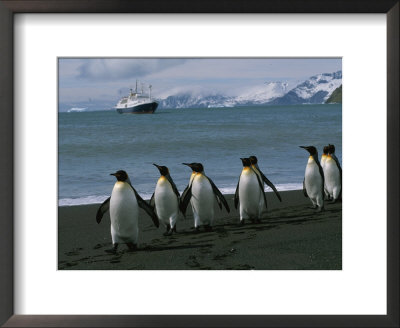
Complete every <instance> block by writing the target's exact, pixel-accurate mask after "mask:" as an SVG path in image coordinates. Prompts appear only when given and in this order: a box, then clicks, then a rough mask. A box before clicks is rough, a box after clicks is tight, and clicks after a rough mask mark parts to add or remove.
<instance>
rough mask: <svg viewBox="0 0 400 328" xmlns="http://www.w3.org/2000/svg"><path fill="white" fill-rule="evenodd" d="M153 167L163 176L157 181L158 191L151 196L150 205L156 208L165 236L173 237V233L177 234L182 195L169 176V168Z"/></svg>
mask: <svg viewBox="0 0 400 328" xmlns="http://www.w3.org/2000/svg"><path fill="white" fill-rule="evenodd" d="M153 165H154V166H155V167H157V168H158V170H159V171H160V174H161V176H160V178H159V179H158V181H157V185H156V190H155V191H154V193H153V196H151V200H150V205H152V206H155V210H156V214H157V217H158V219H159V220H160V221H161V222H162V223H163V224H164V226H165V228H166V232H165V233H164V236H169V235H172V232H176V220H177V219H178V214H179V205H180V195H179V191H178V189H177V188H176V185H175V183H174V181H173V180H172V178H171V176H170V174H169V169H168V167H166V166H159V165H157V164H153Z"/></svg>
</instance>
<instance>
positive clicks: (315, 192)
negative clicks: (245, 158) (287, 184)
mask: <svg viewBox="0 0 400 328" xmlns="http://www.w3.org/2000/svg"><path fill="white" fill-rule="evenodd" d="M305 186H306V191H307V195H308V197H310V199H311V201H312V202H313V204H314V205H318V206H320V207H322V206H323V195H322V188H323V186H322V177H321V174H320V172H319V167H318V165H317V163H315V161H314V160H309V161H308V163H307V166H306V172H305Z"/></svg>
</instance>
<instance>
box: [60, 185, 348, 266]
mask: <svg viewBox="0 0 400 328" xmlns="http://www.w3.org/2000/svg"><path fill="white" fill-rule="evenodd" d="M280 194H281V196H282V203H280V202H279V201H278V200H277V198H276V197H275V195H274V194H273V193H267V202H268V211H267V212H266V213H265V214H264V217H263V220H262V221H261V222H260V223H251V222H250V221H246V224H245V225H244V226H239V225H238V223H239V214H238V211H237V210H236V209H235V208H234V206H233V195H226V196H225V197H226V199H227V201H228V203H229V206H230V208H231V212H230V213H227V212H226V211H225V209H223V210H222V211H221V210H220V209H219V208H218V207H216V211H215V213H216V217H215V221H214V227H213V231H212V232H205V231H204V229H201V231H200V232H199V233H196V232H195V231H194V229H193V217H192V213H191V210H190V206H189V207H188V211H187V216H186V219H184V218H183V216H182V214H180V217H179V219H178V222H177V230H178V233H177V234H173V235H172V236H167V237H165V236H163V233H164V232H165V228H164V226H163V225H162V224H160V227H159V228H158V229H157V228H156V227H155V226H154V225H153V223H152V221H151V219H150V217H148V216H147V215H146V214H145V213H144V212H143V211H142V210H140V218H139V244H138V250H136V251H134V252H129V251H128V249H127V247H126V246H125V245H120V247H119V249H118V253H117V254H108V253H106V252H105V250H107V249H111V248H112V244H111V235H110V218H109V214H108V213H107V214H106V215H105V216H104V217H103V220H102V222H101V223H100V224H97V223H96V219H95V217H96V211H97V209H98V207H99V204H95V205H81V206H66V207H59V211H58V268H59V269H60V270H125V269H126V270H157V269H159V270H197V269H200V270H201V269H211V270H243V269H255V270H341V269H342V204H341V202H338V203H336V204H330V203H327V204H326V205H325V210H324V211H322V212H320V213H316V212H315V211H314V210H312V209H310V208H308V207H309V206H310V205H311V202H310V200H309V199H308V198H305V197H304V195H303V192H302V191H301V190H296V191H285V192H280Z"/></svg>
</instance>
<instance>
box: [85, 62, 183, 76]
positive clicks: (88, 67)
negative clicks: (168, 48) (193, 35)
mask: <svg viewBox="0 0 400 328" xmlns="http://www.w3.org/2000/svg"><path fill="white" fill-rule="evenodd" d="M185 61H186V59H122V58H121V59H90V60H85V61H84V62H83V63H82V64H81V65H80V66H79V67H78V72H79V73H78V78H79V79H87V80H96V81H101V80H103V81H105V80H120V79H132V78H142V77H145V76H146V75H148V74H151V73H154V72H160V71H163V70H165V69H167V68H170V67H173V66H178V65H181V64H183V63H184V62H185Z"/></svg>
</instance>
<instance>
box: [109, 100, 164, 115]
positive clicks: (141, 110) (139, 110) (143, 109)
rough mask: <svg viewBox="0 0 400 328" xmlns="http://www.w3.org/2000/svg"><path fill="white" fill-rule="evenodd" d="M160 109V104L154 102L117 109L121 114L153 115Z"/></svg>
mask: <svg viewBox="0 0 400 328" xmlns="http://www.w3.org/2000/svg"><path fill="white" fill-rule="evenodd" d="M157 107H158V103H157V102H155V101H153V102H151V103H147V104H141V105H136V106H133V107H126V108H116V110H117V112H118V113H120V114H153V113H154V112H155V111H156V109H157Z"/></svg>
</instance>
